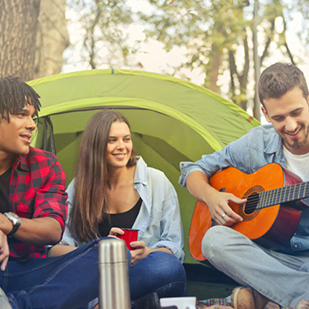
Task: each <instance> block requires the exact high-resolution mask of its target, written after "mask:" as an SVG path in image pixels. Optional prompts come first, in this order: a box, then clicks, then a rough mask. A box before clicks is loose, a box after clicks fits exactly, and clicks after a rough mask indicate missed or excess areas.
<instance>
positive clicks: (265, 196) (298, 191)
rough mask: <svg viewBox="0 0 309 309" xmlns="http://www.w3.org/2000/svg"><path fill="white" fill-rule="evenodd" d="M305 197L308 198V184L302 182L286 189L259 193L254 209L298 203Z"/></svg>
mask: <svg viewBox="0 0 309 309" xmlns="http://www.w3.org/2000/svg"><path fill="white" fill-rule="evenodd" d="M307 197H309V185H308V182H302V183H298V184H295V185H291V186H288V187H282V188H278V189H274V190H269V191H263V192H260V193H259V201H258V204H257V206H256V209H261V208H265V207H270V206H274V205H277V204H283V203H288V202H293V201H298V200H302V199H304V198H307Z"/></svg>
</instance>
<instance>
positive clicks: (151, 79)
mask: <svg viewBox="0 0 309 309" xmlns="http://www.w3.org/2000/svg"><path fill="white" fill-rule="evenodd" d="M29 85H30V86H32V87H33V88H34V89H35V91H37V92H38V94H39V95H40V96H41V103H42V108H41V111H40V112H39V123H38V129H37V130H36V132H35V134H34V137H33V140H32V146H35V147H38V148H43V149H48V150H53V149H55V151H56V154H57V156H58V159H59V161H60V163H61V164H62V166H63V167H64V170H65V172H66V175H67V184H68V183H69V181H70V180H71V179H72V177H73V175H74V166H75V162H76V158H77V154H78V151H79V143H80V140H81V136H82V133H83V130H84V128H85V126H86V125H87V122H88V120H89V118H90V117H91V116H92V115H94V114H95V113H97V112H98V111H99V110H101V109H105V108H112V109H117V110H119V111H120V112H121V113H122V114H123V115H124V116H125V117H126V118H127V119H128V121H129V123H130V125H131V132H132V139H133V143H134V146H135V148H136V152H137V154H138V155H142V156H143V158H144V160H145V161H146V162H147V164H148V165H149V166H152V167H155V168H158V169H160V170H162V171H163V172H164V173H165V174H166V176H167V177H168V178H169V179H170V181H171V182H172V183H173V185H174V186H175V189H176V191H177V193H178V197H179V201H180V208H181V215H182V220H183V225H184V235H185V239H187V238H188V233H189V227H190V221H191V217H192V213H193V210H194V206H195V202H196V201H195V199H194V198H193V197H192V196H191V195H190V194H189V193H188V192H187V190H186V189H184V188H182V187H181V186H180V185H179V184H178V178H179V176H180V171H179V162H180V161H196V160H198V159H199V158H200V157H201V155H203V154H209V153H212V152H214V151H216V150H220V149H221V148H222V147H224V146H225V145H227V144H228V143H230V142H232V141H233V140H236V139H237V138H239V137H241V136H242V135H244V134H245V133H247V132H248V131H249V130H250V129H252V128H253V127H255V126H258V125H260V123H259V122H258V121H257V120H256V119H254V118H253V117H251V116H250V115H249V114H247V113H246V112H245V111H244V110H242V109H241V108H239V107H238V106H236V105H235V104H233V103H232V102H230V101H228V100H226V99H224V98H222V97H221V96H219V95H217V94H215V93H214V92H212V91H210V90H207V89H205V88H203V87H200V86H198V85H195V84H193V83H190V82H187V81H184V80H181V79H177V78H174V77H171V76H167V75H162V74H156V73H149V72H143V71H133V70H114V69H108V70H88V71H80V72H73V73H65V74H58V75H53V76H49V77H45V78H40V79H36V80H33V81H30V82H29ZM52 132H53V134H52ZM47 145H49V147H47ZM185 252H186V260H185V262H187V263H194V260H193V259H192V257H191V256H190V254H189V251H188V245H187V242H186V243H185Z"/></svg>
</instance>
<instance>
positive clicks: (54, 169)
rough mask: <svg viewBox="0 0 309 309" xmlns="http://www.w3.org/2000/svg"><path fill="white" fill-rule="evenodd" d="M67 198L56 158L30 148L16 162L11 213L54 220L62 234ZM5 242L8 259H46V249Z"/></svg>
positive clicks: (16, 241)
mask: <svg viewBox="0 0 309 309" xmlns="http://www.w3.org/2000/svg"><path fill="white" fill-rule="evenodd" d="M66 199H67V194H66V192H65V174H64V171H63V169H62V167H61V165H60V163H59V162H58V160H57V158H56V156H55V155H53V154H52V153H50V152H47V151H43V150H40V149H36V148H32V147H30V151H29V154H28V155H27V156H19V157H18V158H17V159H16V161H15V163H14V165H13V168H12V173H11V179H10V192H9V207H10V211H12V212H14V213H16V214H17V215H19V216H20V217H22V218H28V219H31V218H42V217H51V218H55V219H56V220H57V221H58V222H59V223H60V225H61V227H62V232H63V231H64V226H65V221H66V217H67V202H66ZM8 241H9V246H10V258H13V259H18V260H19V261H27V260H29V259H34V258H44V257H46V252H47V249H46V246H34V245H29V244H24V243H22V242H21V241H19V240H17V239H16V238H14V237H12V238H10V239H8ZM46 245H48V244H46Z"/></svg>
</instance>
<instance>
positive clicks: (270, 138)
mask: <svg viewBox="0 0 309 309" xmlns="http://www.w3.org/2000/svg"><path fill="white" fill-rule="evenodd" d="M269 163H278V164H280V165H281V166H282V167H286V159H285V157H284V154H283V145H282V139H281V137H280V136H279V134H278V133H277V132H276V131H275V129H274V128H273V126H272V125H271V124H268V125H263V126H259V127H256V128H254V129H252V130H250V131H249V133H248V134H246V135H244V136H243V137H241V138H240V139H238V140H237V141H234V142H232V143H230V144H229V145H227V146H226V147H224V148H223V149H222V150H221V151H216V152H214V153H213V154H210V155H204V156H202V159H201V160H199V161H196V162H194V163H193V162H181V163H180V169H181V172H182V175H181V176H180V178H179V183H180V184H181V185H182V186H183V187H185V186H186V179H187V177H188V175H189V174H190V173H192V172H194V171H201V172H203V173H205V174H206V175H207V177H208V178H210V177H211V176H212V175H213V174H215V173H216V172H218V171H220V170H222V169H223V168H225V167H229V166H233V167H236V168H237V169H239V170H241V171H242V172H243V173H246V174H252V173H254V172H256V171H257V170H259V169H260V168H261V167H263V166H264V165H266V164H269ZM305 201H306V202H307V203H308V202H309V199H306V200H305ZM308 220H309V208H308V209H306V210H304V211H302V214H301V219H300V222H299V225H298V228H297V230H296V232H295V234H294V236H293V237H292V238H291V240H290V242H289V243H288V244H287V245H286V246H284V247H283V248H280V249H278V251H281V252H285V253H294V252H299V251H306V250H309V228H308V222H309V221H308Z"/></svg>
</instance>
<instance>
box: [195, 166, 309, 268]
mask: <svg viewBox="0 0 309 309" xmlns="http://www.w3.org/2000/svg"><path fill="white" fill-rule="evenodd" d="M209 183H210V185H211V186H212V187H214V188H215V189H217V190H219V191H222V192H223V191H224V192H228V193H233V194H234V195H235V196H237V197H240V198H246V199H247V202H246V203H244V204H236V203H233V202H231V203H229V206H230V207H231V208H232V209H233V211H235V212H236V213H237V214H239V215H240V216H241V217H242V218H243V221H242V222H239V223H236V224H235V225H233V226H231V228H232V229H234V230H236V231H238V232H240V233H242V234H243V235H245V236H247V237H248V238H250V239H252V240H254V241H255V242H257V243H259V244H261V245H263V246H265V247H267V248H271V249H276V248H278V247H280V246H282V245H283V244H284V243H286V242H287V241H289V239H290V238H291V237H292V236H293V234H294V233H295V230H296V228H297V225H298V222H299V219H300V215H301V210H303V209H305V208H307V207H308V205H306V204H305V203H304V202H303V201H302V199H304V198H307V197H309V182H302V180H301V179H300V178H299V177H298V176H296V175H295V174H293V173H291V172H290V171H288V170H287V169H285V168H283V167H281V166H280V165H279V164H277V163H270V164H267V165H265V166H264V167H262V168H261V169H259V170H257V171H256V172H255V173H252V174H245V173H243V172H241V171H240V170H238V169H237V168H234V167H228V168H226V169H224V170H222V171H220V172H218V173H216V174H214V175H213V176H212V177H211V178H210V179H209ZM213 225H216V222H215V221H214V220H213V219H212V217H211V213H210V211H209V209H208V207H207V205H206V204H205V203H203V202H201V201H198V202H197V203H196V205H195V209H194V212H193V217H192V220H191V225H190V231H189V251H190V253H191V255H192V257H193V258H194V259H196V260H198V261H201V262H203V261H206V258H205V257H204V255H203V253H202V239H203V237H204V235H205V233H206V232H207V230H208V229H209V228H211V227H212V226H213Z"/></svg>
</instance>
